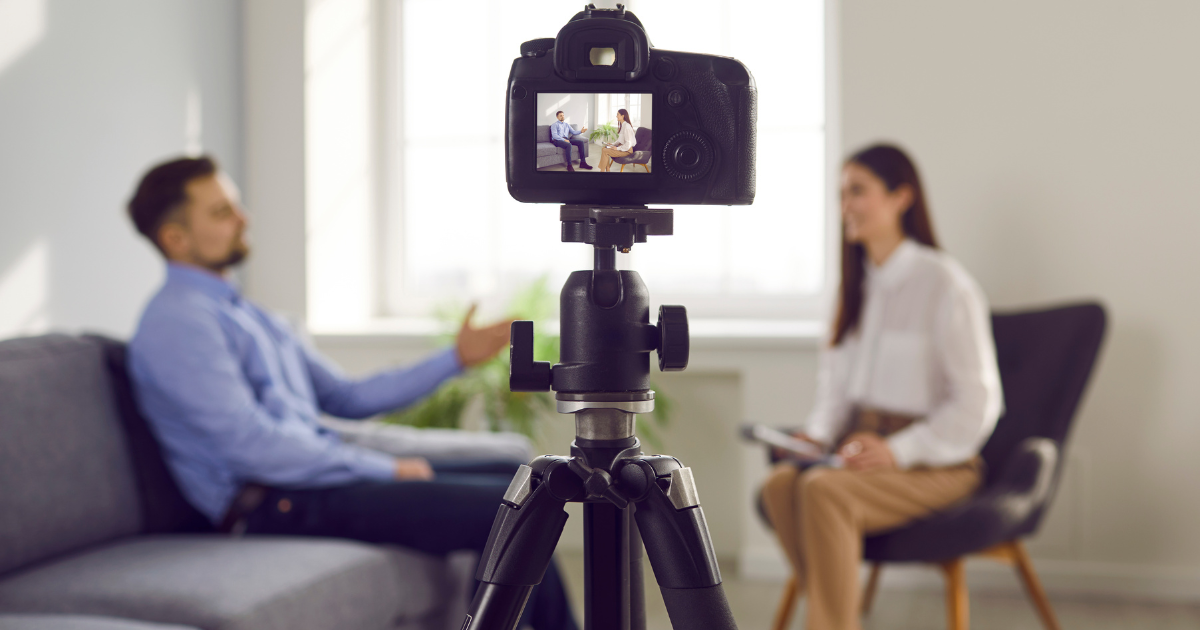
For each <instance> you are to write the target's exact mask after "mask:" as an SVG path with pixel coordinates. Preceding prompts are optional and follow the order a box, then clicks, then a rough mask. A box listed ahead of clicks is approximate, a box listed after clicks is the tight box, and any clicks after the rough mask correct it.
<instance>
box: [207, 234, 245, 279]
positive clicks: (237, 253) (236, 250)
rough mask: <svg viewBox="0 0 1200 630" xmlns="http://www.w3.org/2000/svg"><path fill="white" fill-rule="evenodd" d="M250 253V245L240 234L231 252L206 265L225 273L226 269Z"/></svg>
mask: <svg viewBox="0 0 1200 630" xmlns="http://www.w3.org/2000/svg"><path fill="white" fill-rule="evenodd" d="M249 255H250V246H248V245H247V244H246V241H245V240H243V239H242V237H241V236H238V240H237V242H236V243H234V244H233V247H231V248H230V249H229V253H228V254H226V255H225V257H224V258H222V259H220V260H219V261H216V262H212V263H209V264H207V265H205V266H206V267H208V268H209V269H210V270H212V271H214V272H216V273H224V272H225V270H227V269H229V268H230V267H233V266H235V265H237V264H238V263H240V262H242V261H243V260H245V259H246V257H247V256H249Z"/></svg>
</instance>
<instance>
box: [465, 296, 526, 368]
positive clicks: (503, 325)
mask: <svg viewBox="0 0 1200 630" xmlns="http://www.w3.org/2000/svg"><path fill="white" fill-rule="evenodd" d="M474 315H475V305H474V304H472V305H471V310H469V311H467V316H466V317H464V318H463V323H462V328H460V329H459V331H458V338H457V339H455V344H456V346H457V347H458V362H459V363H461V364H462V366H463V367H471V366H475V365H479V364H480V363H483V362H484V361H487V360H488V359H490V358H492V357H494V356H496V355H497V354H499V353H500V351H501V350H503V349H504V348H507V347H508V331H509V328H511V327H512V323H513V320H511V319H505V320H501V321H498V322H496V323H494V324H489V325H487V326H484V327H482V328H475V327H474V326H472V325H471V317H473V316H474Z"/></svg>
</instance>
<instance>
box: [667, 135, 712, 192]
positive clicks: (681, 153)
mask: <svg viewBox="0 0 1200 630" xmlns="http://www.w3.org/2000/svg"><path fill="white" fill-rule="evenodd" d="M663 163H664V164H665V165H666V169H667V172H668V173H670V174H671V176H672V177H675V178H677V179H682V180H684V181H692V180H694V179H699V178H701V177H704V176H705V175H707V174H708V171H709V169H710V168H712V164H713V147H712V142H711V141H709V139H708V138H707V137H706V136H705V135H704V134H702V133H700V132H699V131H693V130H685V131H680V132H679V133H676V134H675V135H673V136H671V137H670V138H668V139H667V142H666V144H665V145H664V146H663Z"/></svg>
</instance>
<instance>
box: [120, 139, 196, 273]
mask: <svg viewBox="0 0 1200 630" xmlns="http://www.w3.org/2000/svg"><path fill="white" fill-rule="evenodd" d="M217 170H218V167H217V162H216V160H214V159H212V158H211V157H209V156H207V155H202V156H200V157H197V158H179V159H176V160H171V161H170V162H164V163H162V164H159V165H158V166H155V167H154V168H152V169H150V171H149V172H147V173H146V174H145V175H143V176H142V181H141V182H140V183H138V187H137V191H135V192H134V193H133V198H132V199H130V200H129V218H130V219H133V224H134V225H135V226H136V227H137V231H138V232H141V233H142V236H145V237H146V238H148V239H150V242H151V243H154V246H155V247H157V248H158V251H160V252H163V249H162V245H160V244H159V242H158V230H159V228H161V227H162V224H163V222H164V221H166V219H167V218H168V216H169V215H170V214H171V213H172V212H174V211H176V210H178V209H179V207H180V205H181V204H183V203H184V202H185V201H187V190H186V187H187V184H188V182H190V181H192V180H193V179H196V178H198V177H208V176H210V175H214V174H216V172H217ZM163 254H164V255H166V252H163Z"/></svg>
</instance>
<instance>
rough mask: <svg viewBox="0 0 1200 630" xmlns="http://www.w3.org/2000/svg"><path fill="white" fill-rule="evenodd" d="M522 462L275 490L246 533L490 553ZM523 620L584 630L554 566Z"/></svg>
mask: <svg viewBox="0 0 1200 630" xmlns="http://www.w3.org/2000/svg"><path fill="white" fill-rule="evenodd" d="M518 465H519V464H517V463H515V462H476V463H462V464H438V463H435V464H433V470H434V478H433V480H432V481H393V482H365V483H356V484H352V485H347V486H338V487H333V488H322V489H313V490H281V489H276V488H272V489H270V490H269V491H268V492H267V497H266V499H265V500H264V501H263V502H262V504H261V505H260V506H259V507H258V509H256V510H254V511H253V512H251V513H250V514H249V515H248V517H247V519H246V533H248V534H282V535H289V536H330V537H336V538H350V539H354V540H361V541H364V542H369V543H387V544H393V545H400V546H403V547H409V548H411V549H416V550H418V551H424V552H426V553H429V554H433V555H444V554H447V553H449V552H451V551H457V550H460V549H471V550H474V551H475V552H476V553H482V552H483V548H484V546H485V545H486V544H487V539H488V533H489V532H490V531H491V529H492V521H493V520H495V518H496V511H497V509H499V507H500V500H501V498H502V497H503V496H504V491H505V490H507V489H508V484H509V482H510V481H512V478H513V474H514V473H516V470H517V466H518ZM284 499H286V501H284ZM522 623H523V624H525V623H527V624H529V625H532V626H533V627H534V628H535V629H537V630H549V629H553V630H559V629H563V630H570V629H572V628H576V627H577V626H576V625H575V620H574V617H573V616H572V614H571V606H570V603H569V602H568V601H567V595H566V592H565V590H564V588H563V583H562V580H561V578H560V577H559V575H558V570H557V567H556V566H555V564H554V563H553V562H551V563H550V566H549V567H548V568H547V569H546V574H545V576H544V577H543V578H542V583H541V584H540V585H538V586H537V587H535V588H534V589H533V593H532V594H531V595H530V597H529V602H528V605H527V606H526V607H525V614H524V615H523V616H522Z"/></svg>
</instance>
